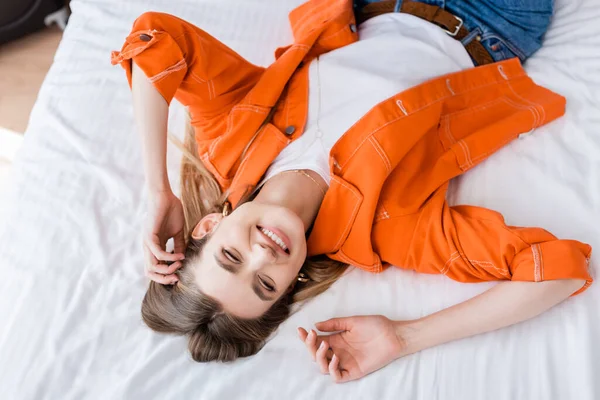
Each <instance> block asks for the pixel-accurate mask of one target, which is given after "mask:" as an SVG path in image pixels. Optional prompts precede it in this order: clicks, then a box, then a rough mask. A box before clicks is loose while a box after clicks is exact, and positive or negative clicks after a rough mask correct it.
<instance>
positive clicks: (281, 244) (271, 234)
mask: <svg viewBox="0 0 600 400" xmlns="http://www.w3.org/2000/svg"><path fill="white" fill-rule="evenodd" d="M260 230H261V231H262V233H264V234H265V235H267V236H268V237H270V238H271V239H272V240H273V241H274V242H275V243H277V245H278V246H279V247H281V248H282V249H283V250H284V251H286V250H287V246H286V245H285V243H284V242H283V240H281V238H280V237H279V236H277V235H276V234H275V233H274V232H271V231H270V230H268V229H266V228H260Z"/></svg>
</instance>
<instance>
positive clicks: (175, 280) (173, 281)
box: [171, 279, 179, 285]
mask: <svg viewBox="0 0 600 400" xmlns="http://www.w3.org/2000/svg"><path fill="white" fill-rule="evenodd" d="M178 280H179V279H173V280H172V281H171V285H174V284H176V283H177V281H178Z"/></svg>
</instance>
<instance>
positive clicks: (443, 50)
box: [113, 0, 592, 382]
mask: <svg viewBox="0 0 600 400" xmlns="http://www.w3.org/2000/svg"><path fill="white" fill-rule="evenodd" d="M425 3H430V2H405V3H401V2H375V3H373V4H367V5H363V4H359V5H358V6H357V19H356V20H355V16H354V13H353V10H352V4H351V3H350V2H349V1H345V0H336V1H325V0H311V1H309V2H307V3H305V4H304V5H302V6H300V7H298V8H297V9H295V10H294V11H292V12H291V14H290V22H291V25H292V29H293V31H294V38H295V42H294V44H293V45H291V46H288V47H285V48H281V49H278V50H277V51H276V54H275V55H276V61H275V62H274V63H273V64H272V65H271V66H270V67H268V68H266V69H264V68H261V67H257V66H254V65H252V64H250V63H248V62H247V61H246V60H244V59H243V58H241V57H240V56H239V55H237V54H236V53H234V52H233V51H232V50H230V49H228V48H227V47H226V46H224V45H223V44H222V43H220V42H218V41H217V40H216V39H214V38H213V37H211V36H210V35H208V34H207V33H205V32H203V31H202V30H200V29H198V28H197V27H195V26H193V25H191V24H189V23H187V22H185V21H183V20H180V19H178V18H176V17H173V16H170V15H166V14H158V13H147V14H144V15H143V16H142V17H140V18H139V19H138V20H136V22H135V24H134V28H133V31H132V34H131V35H130V36H129V37H128V38H127V41H126V43H125V45H124V47H123V49H122V51H121V52H115V53H114V54H113V63H114V64H116V63H120V64H121V65H122V66H123V67H124V68H125V70H126V73H127V77H128V79H129V82H130V85H131V86H132V91H133V98H134V111H135V118H136V122H137V125H138V129H139V131H140V133H141V135H142V138H143V143H144V156H145V157H144V160H145V170H146V172H147V176H148V187H149V191H150V199H151V201H150V213H149V214H150V217H149V218H150V230H149V232H148V234H147V235H146V239H145V246H144V248H145V252H146V264H147V271H148V272H147V274H148V276H149V277H150V278H151V279H152V282H151V283H150V287H149V288H148V292H147V293H146V296H145V298H144V301H143V305H142V315H143V318H144V321H145V322H146V324H147V325H148V326H149V327H151V328H152V329H154V330H156V331H159V332H171V333H178V334H184V335H187V336H188V337H189V349H190V352H191V353H192V356H193V358H194V359H195V360H197V361H211V360H223V361H228V360H233V359H235V358H237V357H245V356H249V355H252V354H254V353H256V352H257V351H258V350H259V349H260V348H261V347H262V345H263V344H264V341H265V339H266V338H267V337H268V336H269V334H271V333H272V332H273V331H274V330H275V329H276V328H277V326H278V325H279V324H280V323H281V322H282V321H284V320H285V319H286V317H287V316H288V314H289V306H290V304H291V303H293V302H297V301H301V300H306V299H309V298H311V297H314V296H316V295H317V294H319V293H321V292H323V291H324V290H326V289H327V288H328V287H329V286H330V285H331V284H332V283H333V282H334V281H335V280H336V279H337V278H338V277H340V276H341V275H342V273H343V272H344V270H345V269H346V267H347V265H348V264H352V265H355V266H357V267H359V268H363V269H365V270H368V271H372V272H380V271H381V270H383V268H384V267H385V266H387V265H390V264H391V265H395V266H399V267H401V268H408V269H413V270H416V271H419V272H424V273H443V274H445V275H447V276H449V277H450V278H452V279H455V280H458V281H461V282H478V281H486V280H505V281H507V282H503V283H501V284H499V285H497V286H495V287H494V288H492V289H490V290H489V291H487V292H485V293H483V294H481V295H479V296H477V297H475V298H473V299H471V300H468V301H466V302H464V303H462V304H458V305H456V306H453V307H450V308H448V309H446V310H443V311H440V312H438V313H435V314H433V315H430V316H428V317H425V318H422V319H420V320H416V321H391V320H389V319H387V318H385V317H383V316H359V317H351V318H338V319H332V320H329V321H325V322H320V323H317V324H316V328H317V329H319V330H321V331H322V332H327V333H332V332H337V333H332V334H330V335H317V334H316V332H315V331H313V330H310V331H309V332H307V331H306V330H305V329H303V328H299V330H298V333H299V337H300V339H301V340H302V341H303V342H304V343H305V344H306V346H307V349H308V351H309V352H310V354H311V355H312V357H313V359H314V360H315V361H316V362H317V363H318V365H319V367H320V369H321V372H323V373H329V374H331V375H332V377H333V379H334V380H335V381H337V382H344V381H348V380H352V379H357V378H360V377H362V376H364V375H366V374H368V373H370V372H373V371H375V370H377V369H379V368H381V367H383V366H384V365H386V364H388V363H389V362H391V361H392V360H394V359H396V358H398V357H402V356H404V355H407V354H410V353H413V352H416V351H420V350H422V349H425V348H428V347H431V346H435V345H437V344H441V343H444V342H448V341H451V340H455V339H458V338H463V337H467V336H470V335H475V334H478V333H482V332H487V331H491V330H494V329H499V328H501V327H504V326H508V325H511V324H514V323H517V322H519V321H523V320H525V319H528V318H531V317H533V316H535V315H538V314H540V313H542V312H544V311H545V310H547V309H549V308H551V307H552V306H554V305H555V304H557V303H559V302H561V301H563V300H564V299H566V298H567V297H568V296H570V295H572V294H575V293H579V292H581V291H583V290H585V288H586V287H587V286H589V284H590V283H591V281H592V280H591V277H590V276H589V274H588V271H587V264H588V261H589V256H590V253H591V248H590V246H589V245H586V244H583V243H580V242H576V241H570V240H558V239H556V238H555V237H554V236H552V235H551V234H550V233H548V232H546V231H544V230H542V229H539V228H517V227H509V226H506V225H505V224H504V221H503V219H502V216H501V215H499V214H498V213H495V212H493V211H491V210H486V209H482V208H479V207H470V206H459V207H450V206H448V204H447V203H446V201H445V193H446V189H447V186H448V182H449V180H450V179H452V178H453V177H455V176H458V175H460V174H461V173H463V172H464V171H466V170H468V169H470V168H471V167H472V166H474V165H476V164H477V163H479V162H480V161H481V160H483V159H485V158H486V157H487V156H488V155H490V154H492V153H493V152H494V151H496V150H497V149H498V148H500V147H501V146H503V145H504V144H506V143H508V142H509V141H510V140H513V139H514V138H516V137H517V136H518V135H519V134H521V133H523V132H527V131H530V130H533V129H535V128H536V127H537V126H540V125H542V124H544V123H546V122H549V121H551V120H553V119H555V118H557V117H559V116H560V115H562V113H563V112H564V99H563V98H562V97H560V96H559V95H557V94H554V93H552V92H550V91H548V90H546V89H544V88H541V87H539V86H537V85H535V84H534V83H533V82H532V81H531V80H530V79H529V78H528V77H527V76H526V75H525V73H524V71H523V70H522V68H521V66H520V63H519V61H518V60H517V59H512V60H508V61H503V60H505V59H507V58H511V57H514V56H518V57H519V58H521V59H522V60H524V59H525V58H526V57H528V56H529V55H530V54H531V53H532V52H533V51H535V50H536V49H537V48H538V47H539V46H540V43H541V37H542V35H543V32H544V31H545V30H546V28H547V24H548V21H549V18H550V15H551V11H552V10H551V4H550V2H541V3H540V4H537V2H534V1H531V2H529V3H528V4H529V6H527V7H524V6H522V5H521V6H520V7H519V8H515V9H511V7H510V4H511V2H508V1H494V2H490V3H489V4H488V3H484V2H481V3H478V5H477V6H476V7H475V6H469V5H467V4H463V2H457V3H456V4H454V3H453V2H449V1H447V2H446V9H445V10H442V9H440V8H438V7H436V6H434V5H431V4H425ZM431 3H433V2H431ZM520 3H521V2H519V4H520ZM500 16H501V17H500ZM356 21H358V22H359V23H360V25H359V27H358V28H357V25H356ZM358 31H359V32H358ZM497 32H502V36H500V35H499V34H498V33H497ZM358 33H360V40H358V36H359V35H358ZM132 61H133V62H132ZM494 61H500V62H499V63H496V64H494V63H493V62H494ZM474 63H475V64H477V65H480V67H478V68H472V67H473V66H474ZM434 78H435V79H434ZM174 97H176V98H177V99H178V100H179V101H180V102H181V103H183V104H184V105H186V106H187V107H188V108H189V111H190V115H191V126H192V129H191V130H190V131H189V132H188V134H187V135H186V138H185V143H184V145H183V150H184V160H183V165H182V170H181V181H182V201H181V202H180V201H179V199H178V198H177V197H176V196H175V195H174V194H173V193H172V191H171V187H170V184H169V181H168V177H167V173H166V166H165V164H166V162H165V158H166V137H167V133H166V132H167V115H168V105H169V103H170V101H171V100H172V99H173V98H174ZM170 238H173V239H174V253H172V254H171V253H167V252H166V251H165V245H166V242H167V240H169V239H170Z"/></svg>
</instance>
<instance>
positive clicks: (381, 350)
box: [298, 315, 411, 383]
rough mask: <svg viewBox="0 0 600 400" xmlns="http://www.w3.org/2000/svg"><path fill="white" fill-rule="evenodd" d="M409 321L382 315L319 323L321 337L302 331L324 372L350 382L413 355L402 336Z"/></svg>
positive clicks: (300, 335) (299, 333) (317, 326)
mask: <svg viewBox="0 0 600 400" xmlns="http://www.w3.org/2000/svg"><path fill="white" fill-rule="evenodd" d="M407 324H408V323H407V322H395V321H392V320H390V319H388V318H386V317H384V316H382V315H366V316H356V317H347V318H333V319H330V320H327V321H323V322H318V323H317V324H315V326H316V328H317V329H318V330H320V331H322V332H338V333H334V334H331V335H317V334H316V332H315V331H313V330H311V331H310V332H307V331H306V330H305V329H304V328H298V336H299V337H300V340H302V341H303V342H304V344H305V345H306V347H307V349H308V351H309V353H310V354H311V356H312V358H313V360H314V361H316V362H317V364H318V365H319V368H320V369H321V373H323V374H330V375H331V376H332V378H333V379H334V381H335V382H338V383H340V382H348V381H351V380H355V379H358V378H362V377H363V376H365V375H368V374H370V373H371V372H374V371H376V370H378V369H380V368H382V367H384V366H385V365H387V364H389V363H390V362H392V361H394V360H395V359H396V358H399V357H402V356H404V355H407V354H410V353H411V351H410V350H409V349H408V346H407V342H406V341H405V340H404V338H403V337H402V335H401V333H400V332H402V331H403V330H404V329H405V327H406V325H407Z"/></svg>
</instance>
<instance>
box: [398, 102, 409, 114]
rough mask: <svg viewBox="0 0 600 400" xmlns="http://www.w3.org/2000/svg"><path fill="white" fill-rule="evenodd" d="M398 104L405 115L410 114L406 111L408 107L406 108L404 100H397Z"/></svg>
mask: <svg viewBox="0 0 600 400" xmlns="http://www.w3.org/2000/svg"><path fill="white" fill-rule="evenodd" d="M396 105H397V106H398V107H399V108H400V109H401V110H402V112H403V113H404V115H408V112H406V108H404V104H402V100H396Z"/></svg>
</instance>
